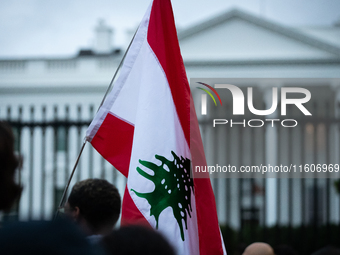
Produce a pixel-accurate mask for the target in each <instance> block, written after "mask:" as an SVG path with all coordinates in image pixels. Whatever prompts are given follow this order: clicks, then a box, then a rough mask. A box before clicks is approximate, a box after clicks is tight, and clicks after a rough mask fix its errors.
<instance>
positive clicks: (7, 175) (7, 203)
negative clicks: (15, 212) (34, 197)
mask: <svg viewBox="0 0 340 255" xmlns="http://www.w3.org/2000/svg"><path fill="white" fill-rule="evenodd" d="M18 165H19V161H18V159H17V157H16V156H15V154H14V136H13V133H12V130H11V128H10V127H9V126H8V125H7V124H6V123H4V122H2V121H0V211H1V210H4V211H8V210H9V209H10V208H11V206H12V205H13V203H14V202H15V200H16V199H17V198H19V197H20V194H21V190H22V189H21V187H20V186H19V185H17V184H16V183H15V181H14V174H15V170H16V168H17V167H18Z"/></svg>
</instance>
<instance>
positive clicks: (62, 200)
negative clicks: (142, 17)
mask: <svg viewBox="0 0 340 255" xmlns="http://www.w3.org/2000/svg"><path fill="white" fill-rule="evenodd" d="M137 31H138V28H137V30H136V32H135V33H134V35H133V37H132V39H131V41H130V43H129V46H128V47H127V49H126V51H125V53H124V56H123V58H122V60H121V61H120V63H119V65H118V67H117V69H116V72H115V74H114V75H113V77H112V79H111V82H110V85H109V87H108V88H107V90H106V93H105V95H104V97H103V100H102V102H101V103H100V105H99V107H98V110H97V112H98V111H99V109H100V107H101V106H102V105H103V103H104V101H105V99H106V97H107V95H108V94H109V92H110V90H111V87H112V85H113V81H114V80H115V78H116V76H117V74H118V71H119V70H120V68H121V67H122V65H123V62H124V59H125V57H126V54H127V52H128V51H129V49H130V47H131V44H132V42H133V39H134V38H135V36H136V33H137ZM86 142H87V139H86V137H85V138H84V142H83V146H82V147H81V149H80V152H79V155H78V158H77V160H76V162H75V164H74V167H73V170H72V172H71V175H70V178H69V179H68V182H67V185H66V187H65V189H64V192H63V195H62V197H61V199H60V203H59V206H58V208H57V211H56V214H55V216H54V219H56V218H57V217H58V215H59V209H60V208H61V207H62V206H63V204H64V202H65V198H66V194H67V191H68V188H69V186H70V183H71V180H72V177H73V175H74V172H75V171H76V168H77V166H78V163H79V160H80V157H81V155H82V153H83V150H84V148H85V145H86Z"/></svg>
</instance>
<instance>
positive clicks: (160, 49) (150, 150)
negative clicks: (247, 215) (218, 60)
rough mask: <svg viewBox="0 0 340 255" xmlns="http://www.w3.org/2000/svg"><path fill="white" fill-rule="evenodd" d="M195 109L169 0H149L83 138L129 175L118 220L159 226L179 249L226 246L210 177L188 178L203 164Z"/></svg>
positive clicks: (207, 250) (215, 250) (213, 250)
mask: <svg viewBox="0 0 340 255" xmlns="http://www.w3.org/2000/svg"><path fill="white" fill-rule="evenodd" d="M190 106H192V107H190ZM193 110H194V107H193V102H192V98H191V94H190V88H189V84H188V81H187V77H186V73H185V69H184V65H183V60H182V57H181V54H180V48H179V44H178V39H177V33H176V28H175V23H174V18H173V13H172V7H171V3H170V0H154V1H153V2H152V3H151V5H150V6H149V8H148V10H147V12H146V14H145V15H144V18H143V20H142V22H141V24H140V26H139V28H138V30H137V33H136V35H135V38H134V40H133V42H132V44H131V47H130V49H129V51H128V52H127V55H126V58H125V60H124V63H123V66H122V69H121V71H120V75H119V77H118V79H117V81H116V82H115V84H114V87H113V89H112V91H111V92H110V94H109V95H108V97H107V98H106V100H105V102H104V104H103V105H102V106H101V107H100V109H99V111H98V113H97V114H96V116H95V117H94V119H93V121H92V123H91V124H90V126H89V128H88V130H87V139H88V141H90V142H91V144H92V146H93V147H94V148H95V149H96V150H97V151H98V152H99V153H100V154H101V155H102V156H103V157H104V158H105V159H106V160H108V161H109V162H110V163H111V164H112V165H114V166H115V167H116V168H117V169H118V170H119V171H120V172H121V173H122V174H124V175H125V176H126V177H127V185H126V190H125V194H124V198H123V206H122V224H130V223H131V224H133V223H143V224H147V225H150V226H152V227H153V228H155V229H158V230H159V231H160V232H162V234H164V235H165V236H166V237H167V238H168V240H169V241H170V242H171V243H172V245H173V246H174V247H175V249H176V250H177V252H178V254H195V255H196V254H197V255H198V254H201V255H205V254H206V255H207V254H216V255H217V254H225V250H224V245H223V241H222V238H221V234H220V230H219V226H218V220H217V213H216V205H215V199H214V195H213V192H212V188H211V184H210V180H209V178H200V179H198V178H194V179H192V178H190V168H191V165H195V164H196V165H198V164H200V165H202V164H206V162H205V156H204V152H203V146H202V141H201V138H200V134H199V129H198V122H197V118H196V114H195V113H194V112H193ZM190 135H191V136H196V137H194V139H191V140H190ZM190 141H191V145H190ZM193 147H194V148H193Z"/></svg>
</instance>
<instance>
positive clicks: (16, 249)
mask: <svg viewBox="0 0 340 255" xmlns="http://www.w3.org/2000/svg"><path fill="white" fill-rule="evenodd" d="M0 163H1V164H0V167H1V168H0V212H1V211H2V212H7V211H9V210H10V208H11V206H12V205H13V204H14V203H15V202H16V201H17V200H18V199H19V198H20V194H21V191H22V187H21V186H20V185H18V184H16V183H15V171H16V169H17V167H18V165H19V159H18V157H16V155H15V153H14V136H13V133H12V131H11V128H10V127H9V126H8V125H7V124H6V123H4V122H1V121H0ZM59 210H60V212H61V214H59V215H62V217H58V218H57V219H55V220H53V221H34V222H16V223H14V224H11V225H8V226H4V227H0V254H2V255H7V254H11V255H12V254H15V255H21V254H34V255H39V254H51V255H54V254H55V255H58V254H66V255H67V254H70V255H71V254H72V255H75V254H86V255H87V254H88V255H110V254H115V255H135V254H143V255H156V254H162V255H163V254H164V255H175V254H176V253H175V250H174V249H173V247H171V245H170V244H169V242H168V241H167V240H166V239H165V238H164V237H163V236H162V235H161V234H160V233H159V232H157V231H155V230H153V229H152V228H150V227H145V226H138V225H135V226H134V225H130V226H123V227H120V228H115V225H116V223H117V221H118V219H119V216H120V212H121V197H120V194H119V192H118V190H117V188H116V187H115V186H114V185H112V184H111V183H109V182H108V181H106V180H102V179H87V180H83V181H80V182H78V183H76V184H75V185H74V186H73V188H72V191H71V193H70V195H69V197H68V199H67V202H66V203H65V206H64V207H63V208H60V209H59ZM242 254H243V255H297V252H296V251H295V250H294V249H293V248H292V247H289V246H284V245H283V246H278V247H275V249H273V248H272V247H271V246H270V245H269V244H266V243H253V244H250V245H249V246H248V247H246V248H245V250H244V251H243V253H242ZM323 254H328V255H338V254H339V255H340V251H339V249H337V248H335V247H325V248H323V249H321V250H319V251H317V252H315V253H313V254H312V255H323Z"/></svg>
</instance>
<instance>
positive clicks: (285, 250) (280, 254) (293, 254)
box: [274, 244, 298, 255]
mask: <svg viewBox="0 0 340 255" xmlns="http://www.w3.org/2000/svg"><path fill="white" fill-rule="evenodd" d="M274 253H275V255H298V253H297V251H296V250H294V248H293V247H292V246H290V245H287V244H280V245H277V246H275V248H274Z"/></svg>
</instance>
